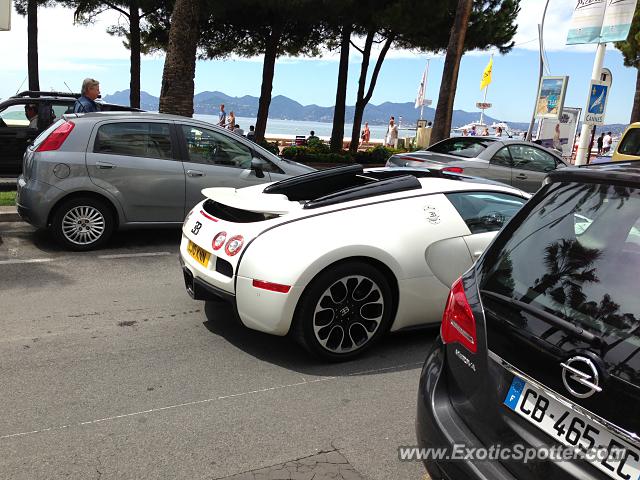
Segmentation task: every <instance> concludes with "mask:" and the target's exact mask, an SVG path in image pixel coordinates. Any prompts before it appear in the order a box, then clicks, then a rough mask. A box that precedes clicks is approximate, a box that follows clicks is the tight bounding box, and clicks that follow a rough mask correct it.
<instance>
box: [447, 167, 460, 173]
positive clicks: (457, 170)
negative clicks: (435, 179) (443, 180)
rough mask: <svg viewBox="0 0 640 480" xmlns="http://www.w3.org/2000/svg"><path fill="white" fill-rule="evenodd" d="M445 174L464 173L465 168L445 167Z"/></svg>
mask: <svg viewBox="0 0 640 480" xmlns="http://www.w3.org/2000/svg"><path fill="white" fill-rule="evenodd" d="M442 171H443V172H451V173H462V172H464V168H462V167H444V168H443V169H442Z"/></svg>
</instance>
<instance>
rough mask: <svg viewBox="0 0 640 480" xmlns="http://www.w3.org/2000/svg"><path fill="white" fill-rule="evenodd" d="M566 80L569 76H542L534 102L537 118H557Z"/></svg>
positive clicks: (565, 88) (565, 89) (560, 110)
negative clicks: (535, 101)
mask: <svg viewBox="0 0 640 480" xmlns="http://www.w3.org/2000/svg"><path fill="white" fill-rule="evenodd" d="M568 80H569V77H542V82H540V91H539V92H538V101H537V103H536V117H537V118H558V117H559V116H560V114H561V113H562V106H563V105H564V96H565V93H566V91H567V82H568Z"/></svg>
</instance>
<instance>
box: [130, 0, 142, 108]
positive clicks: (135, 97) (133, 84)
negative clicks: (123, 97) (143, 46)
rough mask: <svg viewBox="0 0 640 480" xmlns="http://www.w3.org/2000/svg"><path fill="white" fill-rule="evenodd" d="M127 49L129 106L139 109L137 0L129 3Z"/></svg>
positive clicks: (138, 21) (138, 24)
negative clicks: (129, 63)
mask: <svg viewBox="0 0 640 480" xmlns="http://www.w3.org/2000/svg"><path fill="white" fill-rule="evenodd" d="M129 49H130V50H131V79H130V80H129V105H130V106H132V107H134V108H140V8H139V5H138V0H130V1H129Z"/></svg>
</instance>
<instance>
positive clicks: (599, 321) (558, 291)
mask: <svg viewBox="0 0 640 480" xmlns="http://www.w3.org/2000/svg"><path fill="white" fill-rule="evenodd" d="M527 211H528V212H529V213H528V214H527V217H526V219H525V220H524V221H523V223H522V224H521V225H520V226H519V227H518V228H517V229H516V230H515V232H514V233H513V234H512V236H511V237H510V238H508V239H507V240H506V242H504V245H503V246H500V247H499V248H498V249H496V250H497V251H496V252H495V253H492V254H491V255H488V256H487V257H486V258H485V259H483V261H482V266H481V277H482V280H481V284H482V287H481V288H482V289H484V290H487V291H491V292H495V293H498V294H500V295H504V296H506V297H509V298H512V299H514V300H518V301H520V302H524V303H526V304H529V305H531V306H532V307H535V308H538V309H541V310H544V311H545V312H547V313H550V314H552V315H554V316H556V317H558V318H561V319H564V320H566V321H569V322H571V323H572V324H574V325H576V326H577V327H579V328H581V329H584V330H585V331H587V332H591V333H593V334H595V335H596V336H597V337H600V338H601V339H602V340H603V341H604V344H605V345H610V346H612V345H618V344H623V343H624V345H626V346H623V345H620V348H618V349H617V353H618V354H619V355H623V356H624V355H628V354H629V352H631V350H634V349H637V350H635V351H636V353H638V352H640V349H639V347H640V314H639V313H638V312H640V296H639V295H638V272H640V189H637V188H629V187H621V186H612V185H600V184H568V183H563V184H554V185H552V186H551V187H550V189H549V192H548V193H547V195H546V196H545V197H544V199H543V200H542V201H540V202H539V203H538V204H536V205H533V206H532V207H530V208H529V209H528V210H527ZM500 241H501V239H499V240H498V244H497V245H499V244H500ZM489 257H491V258H489ZM548 335H550V333H548ZM625 352H627V353H625ZM634 362H637V363H640V357H639V356H637V355H636V358H635V360H634V361H631V363H634ZM630 371H631V370H630ZM629 380H631V381H633V379H631V378H629Z"/></svg>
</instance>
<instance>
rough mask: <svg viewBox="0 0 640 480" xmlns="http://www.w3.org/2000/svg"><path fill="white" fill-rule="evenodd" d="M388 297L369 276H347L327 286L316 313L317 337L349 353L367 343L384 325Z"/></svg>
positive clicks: (328, 347)
mask: <svg viewBox="0 0 640 480" xmlns="http://www.w3.org/2000/svg"><path fill="white" fill-rule="evenodd" d="M384 307H385V305H384V298H383V296H382V292H381V290H380V287H379V286H378V284H376V283H375V282H374V281H373V280H371V279H370V278H368V277H364V276H361V275H351V276H347V277H343V278H341V279H339V280H337V281H336V282H334V283H333V284H332V285H331V286H330V287H329V288H327V289H326V290H325V291H324V293H323V294H322V295H320V299H319V300H318V303H317V304H316V308H315V311H314V313H313V331H314V333H315V337H316V340H317V341H318V343H319V344H320V345H321V346H322V347H323V348H324V349H326V350H328V351H330V352H332V353H349V352H353V351H354V350H357V349H359V348H361V347H363V346H364V345H365V344H367V343H368V342H369V340H371V338H372V337H373V336H374V335H375V333H376V332H377V331H378V328H379V327H380V323H381V322H382V317H383V315H384Z"/></svg>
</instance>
